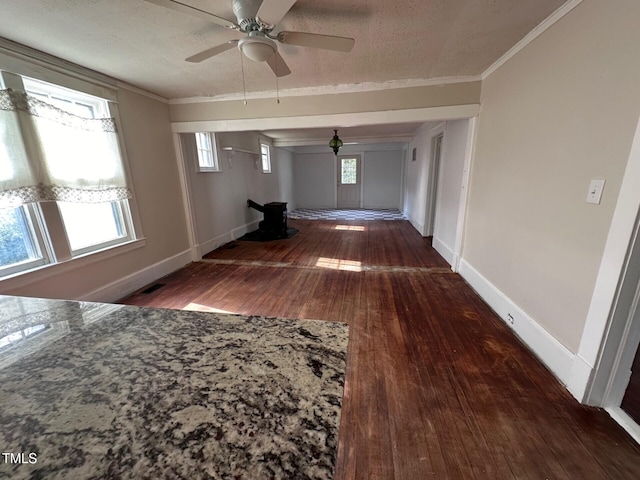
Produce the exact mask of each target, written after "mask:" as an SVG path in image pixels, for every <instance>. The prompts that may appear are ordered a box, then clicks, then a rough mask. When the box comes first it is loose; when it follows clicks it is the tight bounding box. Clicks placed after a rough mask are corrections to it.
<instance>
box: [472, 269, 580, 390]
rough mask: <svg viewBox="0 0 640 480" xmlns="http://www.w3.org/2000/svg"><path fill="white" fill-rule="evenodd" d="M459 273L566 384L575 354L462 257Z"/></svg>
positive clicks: (569, 377) (570, 373) (568, 380)
mask: <svg viewBox="0 0 640 480" xmlns="http://www.w3.org/2000/svg"><path fill="white" fill-rule="evenodd" d="M459 273H460V275H461V276H462V277H463V278H464V279H465V280H466V281H467V282H468V283H469V285H471V287H473V289H474V290H475V291H476V292H477V293H478V294H479V295H480V296H481V297H482V299H483V300H484V301H485V302H487V304H489V306H490V307H491V308H492V309H493V310H494V311H495V312H496V313H497V314H498V316H499V317H500V318H502V320H504V322H505V323H506V324H507V325H509V327H511V329H512V330H513V331H514V332H515V334H516V335H517V336H518V337H520V339H521V340H522V341H523V342H524V343H525V344H526V345H527V346H528V347H529V349H530V350H531V351H532V352H533V353H534V354H535V355H536V356H537V357H538V358H539V359H540V360H541V361H542V362H543V363H544V364H545V365H546V366H547V368H548V369H549V370H551V372H552V373H553V374H554V375H555V376H556V377H557V378H558V380H560V382H562V384H564V385H568V384H569V382H570V379H571V375H572V365H573V362H574V357H575V355H574V354H573V353H571V352H570V351H569V350H568V349H567V348H566V347H565V346H564V345H562V344H561V343H560V342H559V341H558V340H557V339H556V338H555V337H554V336H553V335H551V334H550V333H549V332H547V331H546V330H545V329H544V328H543V327H542V326H541V325H540V324H539V323H537V322H536V321H535V320H534V319H533V318H531V317H530V316H529V315H527V313H526V312H525V311H524V310H522V309H521V308H520V307H518V306H517V305H516V304H515V303H514V302H513V301H511V299H509V298H508V297H507V296H506V295H505V294H504V293H502V292H501V291H500V290H499V289H498V288H497V287H496V286H495V285H493V284H492V283H491V282H489V280H487V279H486V278H485V277H483V276H482V275H481V274H480V272H478V271H477V270H476V269H475V268H473V267H472V266H471V265H470V264H469V263H468V262H467V261H466V260H465V259H464V258H463V259H461V261H460V272H459Z"/></svg>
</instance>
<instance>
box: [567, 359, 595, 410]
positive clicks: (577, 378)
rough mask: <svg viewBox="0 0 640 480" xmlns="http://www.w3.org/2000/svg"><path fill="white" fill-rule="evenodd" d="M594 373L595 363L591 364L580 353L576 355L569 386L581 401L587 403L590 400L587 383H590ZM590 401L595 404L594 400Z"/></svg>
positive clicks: (572, 393) (570, 390)
mask: <svg viewBox="0 0 640 480" xmlns="http://www.w3.org/2000/svg"><path fill="white" fill-rule="evenodd" d="M592 375H593V365H590V364H589V363H588V362H587V361H586V360H585V359H584V358H582V357H581V356H580V354H577V355H575V356H574V358H573V365H572V366H571V375H570V377H569V382H568V383H567V388H568V389H569V392H571V395H573V396H574V397H575V398H576V400H578V401H579V402H580V403H585V402H586V401H587V400H588V399H587V397H588V395H587V385H589V383H590V381H591V376H592ZM588 403H589V404H590V405H593V402H592V401H591V402H588Z"/></svg>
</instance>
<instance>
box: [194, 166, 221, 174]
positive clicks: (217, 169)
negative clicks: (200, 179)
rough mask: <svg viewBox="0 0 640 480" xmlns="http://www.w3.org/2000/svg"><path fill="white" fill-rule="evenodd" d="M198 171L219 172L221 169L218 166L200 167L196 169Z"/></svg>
mask: <svg viewBox="0 0 640 480" xmlns="http://www.w3.org/2000/svg"><path fill="white" fill-rule="evenodd" d="M197 172H198V173H221V170H220V169H219V168H213V167H200V168H198V170H197Z"/></svg>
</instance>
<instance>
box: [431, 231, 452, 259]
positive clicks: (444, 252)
mask: <svg viewBox="0 0 640 480" xmlns="http://www.w3.org/2000/svg"><path fill="white" fill-rule="evenodd" d="M432 246H433V248H434V249H435V251H436V252H438V253H439V254H440V256H441V257H442V258H444V259H445V260H446V261H447V263H448V264H449V265H453V264H454V262H455V260H456V255H455V254H454V253H453V250H451V249H450V248H449V247H448V246H447V245H445V244H444V243H442V242H441V241H440V239H439V238H436V237H433V241H432Z"/></svg>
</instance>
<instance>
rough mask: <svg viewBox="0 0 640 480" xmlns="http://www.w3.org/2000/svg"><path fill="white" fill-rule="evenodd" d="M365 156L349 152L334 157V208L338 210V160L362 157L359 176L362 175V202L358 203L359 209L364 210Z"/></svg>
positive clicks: (361, 153) (362, 153)
mask: <svg viewBox="0 0 640 480" xmlns="http://www.w3.org/2000/svg"><path fill="white" fill-rule="evenodd" d="M364 154H365V152H364V151H363V152H349V153H341V154H338V155H335V156H334V157H333V179H334V182H333V208H338V187H339V184H340V177H339V175H340V170H339V169H338V160H339V159H340V157H345V158H347V157H355V156H358V157H360V162H359V165H358V175H360V201H359V202H358V205H359V206H358V208H362V206H363V205H364Z"/></svg>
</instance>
